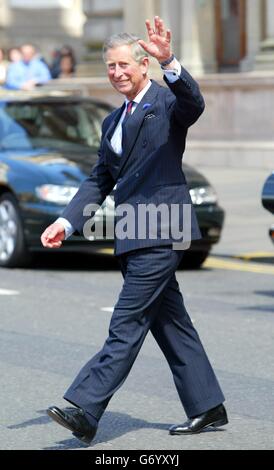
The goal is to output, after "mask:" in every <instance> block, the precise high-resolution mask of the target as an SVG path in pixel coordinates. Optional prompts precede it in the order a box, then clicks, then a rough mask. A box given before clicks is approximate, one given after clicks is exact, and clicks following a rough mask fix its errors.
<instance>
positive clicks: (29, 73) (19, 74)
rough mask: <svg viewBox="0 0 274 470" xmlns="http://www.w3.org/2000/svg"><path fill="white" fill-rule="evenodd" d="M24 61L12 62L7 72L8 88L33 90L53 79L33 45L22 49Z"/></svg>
mask: <svg viewBox="0 0 274 470" xmlns="http://www.w3.org/2000/svg"><path fill="white" fill-rule="evenodd" d="M20 50H21V53H22V59H21V60H17V61H16V62H12V63H11V64H10V65H9V67H8V71H7V78H6V84H5V85H6V88H9V89H13V90H32V89H33V88H35V87H36V86H37V85H43V84H45V83H47V82H48V81H49V80H50V79H51V75H50V71H49V68H48V67H47V65H46V64H45V62H44V61H42V60H41V59H40V57H39V56H38V54H37V51H36V48H35V47H34V46H33V45H32V44H24V45H23V46H22V47H21V48H20Z"/></svg>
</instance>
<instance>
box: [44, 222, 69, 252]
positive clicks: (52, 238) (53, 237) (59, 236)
mask: <svg viewBox="0 0 274 470" xmlns="http://www.w3.org/2000/svg"><path fill="white" fill-rule="evenodd" d="M64 239H65V231H64V228H63V227H62V225H61V224H52V225H50V226H49V227H47V228H46V230H45V231H44V232H43V234H42V235H41V243H42V245H43V246H44V247H46V248H59V247H60V246H61V245H62V241H63V240H64Z"/></svg>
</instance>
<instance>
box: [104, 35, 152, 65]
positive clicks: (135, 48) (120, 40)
mask: <svg viewBox="0 0 274 470" xmlns="http://www.w3.org/2000/svg"><path fill="white" fill-rule="evenodd" d="M139 39H140V38H139V37H138V36H136V35H135V34H129V33H119V34H113V35H112V36H110V37H109V38H107V39H106V40H105V42H104V45H103V59H104V61H106V53H107V51H108V50H109V49H114V48H116V47H120V46H131V50H132V57H133V58H134V60H136V62H138V63H140V62H141V60H142V59H143V58H144V57H148V54H147V52H146V51H145V50H144V49H143V48H142V47H141V46H140V44H139V43H138V41H139Z"/></svg>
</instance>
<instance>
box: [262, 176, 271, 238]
mask: <svg viewBox="0 0 274 470" xmlns="http://www.w3.org/2000/svg"><path fill="white" fill-rule="evenodd" d="M262 204H263V206H264V208H265V209H266V210H268V211H269V212H271V214H274V171H273V172H272V173H271V175H270V176H268V178H267V179H266V181H265V183H264V186H263V191H262ZM269 236H270V238H271V240H272V241H273V243H274V224H272V225H271V226H270V228H269Z"/></svg>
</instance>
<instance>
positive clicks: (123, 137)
mask: <svg viewBox="0 0 274 470" xmlns="http://www.w3.org/2000/svg"><path fill="white" fill-rule="evenodd" d="M133 103H134V101H129V102H128V103H127V108H126V114H125V117H124V119H123V122H122V148H123V147H124V141H125V136H126V123H127V121H128V119H129V118H130V116H131V111H132V106H133Z"/></svg>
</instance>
